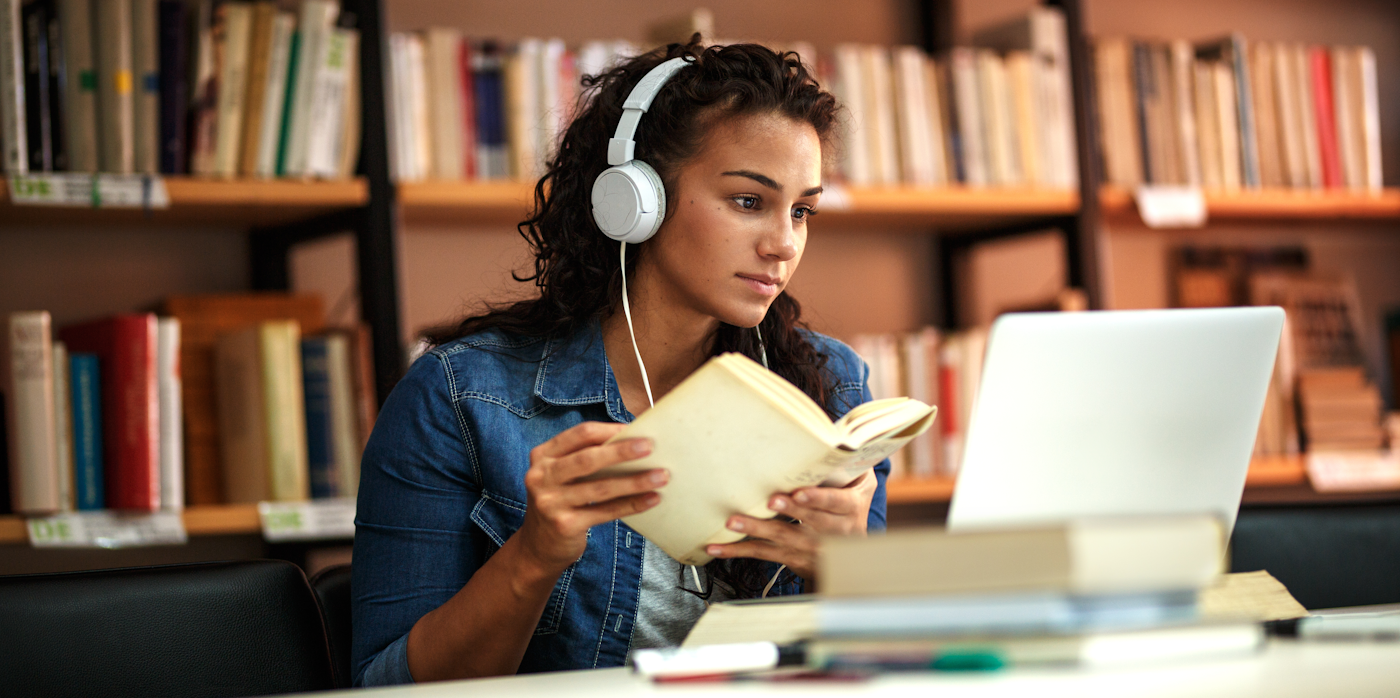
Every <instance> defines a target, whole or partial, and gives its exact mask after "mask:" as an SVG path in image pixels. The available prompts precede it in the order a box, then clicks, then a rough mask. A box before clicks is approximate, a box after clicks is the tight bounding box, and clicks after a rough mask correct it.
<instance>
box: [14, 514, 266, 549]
mask: <svg viewBox="0 0 1400 698" xmlns="http://www.w3.org/2000/svg"><path fill="white" fill-rule="evenodd" d="M184 519H185V532H186V533H188V534H189V535H191V536H220V535H243V534H258V533H261V532H262V521H261V520H260V519H259V518H258V505H257V504H217V505H212V506H198V507H190V508H188V509H185V511H184ZM28 541H29V534H28V533H27V532H26V530H25V526H24V519H23V518H22V517H19V516H0V545H12V544H16V543H27V542H28Z"/></svg>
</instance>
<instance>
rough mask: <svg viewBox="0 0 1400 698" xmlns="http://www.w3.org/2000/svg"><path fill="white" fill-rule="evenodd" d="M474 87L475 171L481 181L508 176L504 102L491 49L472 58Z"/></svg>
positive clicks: (500, 76)
mask: <svg viewBox="0 0 1400 698" xmlns="http://www.w3.org/2000/svg"><path fill="white" fill-rule="evenodd" d="M473 66H474V72H473V75H472V77H473V79H474V83H475V87H476V123H477V147H478V150H477V156H478V163H477V171H478V172H479V173H480V177H481V178H482V179H501V178H504V177H508V176H509V175H510V172H509V168H508V167H507V166H506V148H505V142H506V140H505V138H506V137H505V101H504V97H503V85H502V75H501V62H500V58H499V56H497V55H496V54H495V53H494V50H493V48H492V47H490V46H487V47H483V49H482V52H481V54H480V55H479V56H476V57H474V58H473Z"/></svg>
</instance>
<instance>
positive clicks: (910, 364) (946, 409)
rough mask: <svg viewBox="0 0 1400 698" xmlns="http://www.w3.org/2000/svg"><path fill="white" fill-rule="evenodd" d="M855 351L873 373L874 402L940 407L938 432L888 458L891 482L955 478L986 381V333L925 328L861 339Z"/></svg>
mask: <svg viewBox="0 0 1400 698" xmlns="http://www.w3.org/2000/svg"><path fill="white" fill-rule="evenodd" d="M851 348H852V349H854V350H855V351H856V353H857V354H859V355H860V356H861V358H862V359H864V360H865V362H866V363H867V364H868V365H869V367H870V379H869V383H870V392H871V394H872V396H873V397H874V399H876V400H880V399H884V398H891V397H911V398H914V399H915V400H919V401H921V402H923V403H925V404H929V405H938V421H937V423H936V424H935V425H934V427H933V428H932V429H930V430H928V432H926V433H924V434H923V435H922V436H919V437H918V438H916V439H914V441H912V442H910V443H909V444H908V445H907V446H905V447H904V448H903V449H900V450H899V451H897V452H895V453H894V454H892V455H891V456H890V477H891V478H918V479H928V478H933V477H955V476H956V475H957V473H958V467H959V466H960V465H961V464H962V444H963V440H964V434H965V432H966V429H967V423H968V419H969V418H970V417H971V416H972V404H973V400H974V399H975V398H976V396H977V384H978V380H979V379H980V377H981V375H982V358H983V355H984V354H985V353H986V348H987V333H986V331H985V330H982V329H972V330H966V331H963V332H954V333H943V332H940V331H939V330H937V329H935V328H932V327H925V328H923V329H921V330H918V331H915V332H907V333H889V334H863V335H856V336H855V337H852V338H851Z"/></svg>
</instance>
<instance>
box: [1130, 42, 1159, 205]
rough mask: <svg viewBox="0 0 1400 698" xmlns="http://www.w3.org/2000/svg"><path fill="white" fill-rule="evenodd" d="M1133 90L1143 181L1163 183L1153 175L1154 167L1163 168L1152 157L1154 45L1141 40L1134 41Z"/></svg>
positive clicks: (1154, 87) (1155, 81) (1155, 83)
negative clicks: (1151, 112) (1149, 113)
mask: <svg viewBox="0 0 1400 698" xmlns="http://www.w3.org/2000/svg"><path fill="white" fill-rule="evenodd" d="M1133 85H1134V87H1135V88H1136V89H1134V90H1133V92H1134V93H1135V96H1136V104H1135V105H1134V107H1135V109H1136V113H1137V122H1138V150H1139V151H1141V152H1142V181H1143V182H1145V183H1147V184H1161V183H1162V182H1159V181H1157V177H1154V176H1153V168H1154V167H1157V168H1159V169H1160V168H1161V163H1156V164H1155V165H1154V163H1153V159H1152V146H1151V143H1152V141H1151V135H1150V132H1151V129H1150V128H1149V126H1148V125H1149V124H1150V123H1151V120H1150V118H1149V116H1148V113H1147V111H1148V103H1149V102H1150V101H1151V100H1153V99H1156V98H1157V79H1156V76H1155V75H1154V74H1153V72H1152V47H1151V46H1148V45H1147V44H1145V43H1143V42H1141V41H1134V42H1133Z"/></svg>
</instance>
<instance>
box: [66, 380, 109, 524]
mask: <svg viewBox="0 0 1400 698" xmlns="http://www.w3.org/2000/svg"><path fill="white" fill-rule="evenodd" d="M68 369H69V378H68V381H69V383H70V389H71V390H72V392H73V394H72V402H73V494H74V499H75V500H76V501H77V503H78V510H79V511H91V510H93V509H101V508H103V506H105V505H106V499H105V497H104V496H103V494H102V492H103V490H102V381H101V376H100V375H99V374H98V368H97V355H96V354H70V355H69V357H68Z"/></svg>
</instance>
